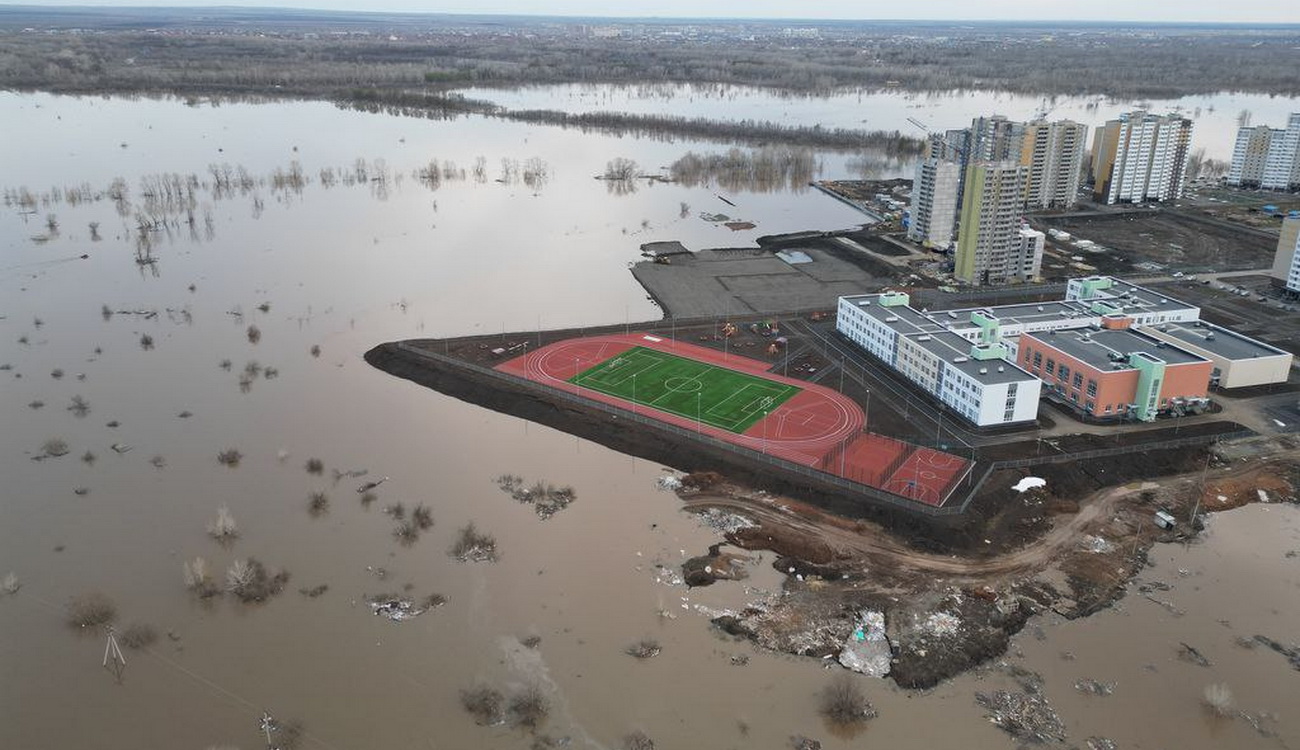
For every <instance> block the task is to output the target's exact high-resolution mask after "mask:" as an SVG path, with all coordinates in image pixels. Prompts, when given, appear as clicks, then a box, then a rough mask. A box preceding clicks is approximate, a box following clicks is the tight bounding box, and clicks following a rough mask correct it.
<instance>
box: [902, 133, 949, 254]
mask: <svg viewBox="0 0 1300 750" xmlns="http://www.w3.org/2000/svg"><path fill="white" fill-rule="evenodd" d="M936 150H937V149H932V150H931V153H932V154H933V153H934V152H935V151H936ZM960 186H961V163H960V162H958V161H953V160H950V159H946V158H943V157H942V156H934V155H931V156H928V157H926V158H925V159H922V160H921V162H920V163H919V164H917V165H916V179H915V181H914V182H913V183H912V208H911V211H910V223H909V224H908V225H907V238H908V239H909V240H911V241H913V242H916V243H919V244H922V245H924V246H926V247H930V248H936V249H939V250H948V249H949V248H951V247H952V238H953V232H954V230H955V228H956V226H957V191H958V190H959V188H960Z"/></svg>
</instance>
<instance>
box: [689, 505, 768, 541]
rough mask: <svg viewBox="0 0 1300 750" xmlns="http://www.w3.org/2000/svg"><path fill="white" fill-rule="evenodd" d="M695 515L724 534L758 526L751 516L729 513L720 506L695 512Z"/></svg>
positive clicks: (703, 522)
mask: <svg viewBox="0 0 1300 750" xmlns="http://www.w3.org/2000/svg"><path fill="white" fill-rule="evenodd" d="M695 517H696V518H698V519H699V520H700V523H702V524H704V525H705V526H707V527H709V528H710V529H712V530H714V531H715V532H717V533H719V534H722V535H724V536H725V535H727V534H735V533H736V532H738V531H741V530H743V529H756V528H758V524H757V523H755V522H754V521H752V520H750V519H749V518H746V517H745V516H742V515H740V514H739V513H728V512H727V511H724V510H722V509H720V508H708V509H706V510H704V511H702V512H700V513H697V514H695Z"/></svg>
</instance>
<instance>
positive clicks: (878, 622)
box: [839, 610, 893, 677]
mask: <svg viewBox="0 0 1300 750" xmlns="http://www.w3.org/2000/svg"><path fill="white" fill-rule="evenodd" d="M892 657H893V653H892V651H891V649H890V647H889V639H888V638H887V637H885V613H883V612H874V611H871V610H865V611H863V612H862V614H861V615H859V616H858V622H857V627H855V628H854V629H853V632H852V633H850V634H849V638H848V640H847V641H845V642H844V648H843V649H841V650H840V657H839V660H840V664H842V665H844V666H845V667H846V668H848V669H851V670H853V671H854V672H861V673H862V674H865V675H868V676H870V677H884V676H885V675H887V674H889V663H890V660H891V658H892Z"/></svg>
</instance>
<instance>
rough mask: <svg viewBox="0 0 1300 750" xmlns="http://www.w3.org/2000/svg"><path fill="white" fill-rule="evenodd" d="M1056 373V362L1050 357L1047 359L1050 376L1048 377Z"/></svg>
mask: <svg viewBox="0 0 1300 750" xmlns="http://www.w3.org/2000/svg"><path fill="white" fill-rule="evenodd" d="M1054 372H1056V360H1054V359H1052V358H1051V357H1048V358H1047V374H1048V375H1051V374H1052V373H1054Z"/></svg>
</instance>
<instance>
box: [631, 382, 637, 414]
mask: <svg viewBox="0 0 1300 750" xmlns="http://www.w3.org/2000/svg"><path fill="white" fill-rule="evenodd" d="M632 413H633V414H636V373H633V374H632Z"/></svg>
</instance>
